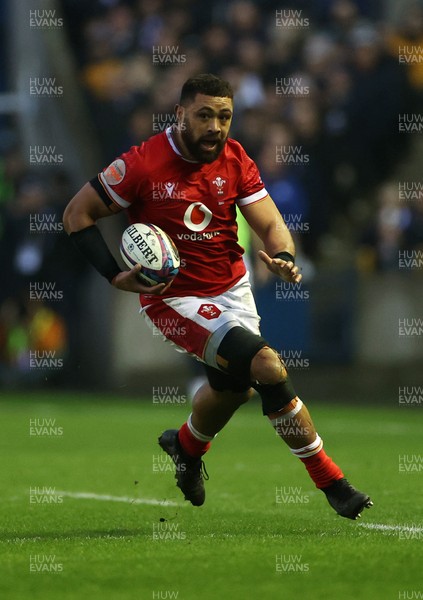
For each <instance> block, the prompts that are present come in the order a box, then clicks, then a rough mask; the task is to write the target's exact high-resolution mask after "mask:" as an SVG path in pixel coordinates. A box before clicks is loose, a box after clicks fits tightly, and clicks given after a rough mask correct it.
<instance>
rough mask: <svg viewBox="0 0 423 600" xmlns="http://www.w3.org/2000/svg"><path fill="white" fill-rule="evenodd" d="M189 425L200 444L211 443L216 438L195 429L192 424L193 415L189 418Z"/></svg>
mask: <svg viewBox="0 0 423 600" xmlns="http://www.w3.org/2000/svg"><path fill="white" fill-rule="evenodd" d="M187 425H188V429H189V430H190V432H191V433H192V435H193V436H194V437H195V439H197V440H199V441H200V442H211V441H212V440H213V439H214V438H215V436H214V435H204V433H200V432H199V431H197V430H196V429H195V427H194V425H193V424H192V413H191V414H190V416H189V417H188V421H187Z"/></svg>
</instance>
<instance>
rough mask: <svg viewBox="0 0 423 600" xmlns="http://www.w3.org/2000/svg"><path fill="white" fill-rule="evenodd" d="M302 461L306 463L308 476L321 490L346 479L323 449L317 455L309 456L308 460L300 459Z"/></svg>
mask: <svg viewBox="0 0 423 600" xmlns="http://www.w3.org/2000/svg"><path fill="white" fill-rule="evenodd" d="M300 460H301V462H303V463H304V465H305V468H306V469H307V471H308V474H309V475H310V477H311V478H312V480H313V481H314V483H315V484H316V487H317V488H319V489H321V488H326V487H328V486H329V485H331V483H333V482H334V481H336V480H338V479H342V477H344V474H343V472H342V471H341V469H340V468H339V467H338V465H336V464H335V463H334V462H333V460H332V459H331V458H330V456H328V455H327V454H326V452H325V451H324V450H323V448H322V449H321V450H319V452H318V453H317V454H313V456H308V457H307V458H301V457H300Z"/></svg>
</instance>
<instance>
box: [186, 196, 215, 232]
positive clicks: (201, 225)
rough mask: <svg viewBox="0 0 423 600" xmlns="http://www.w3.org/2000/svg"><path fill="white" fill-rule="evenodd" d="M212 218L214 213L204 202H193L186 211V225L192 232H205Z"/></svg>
mask: <svg viewBox="0 0 423 600" xmlns="http://www.w3.org/2000/svg"><path fill="white" fill-rule="evenodd" d="M212 217H213V213H212V211H211V210H210V209H209V208H207V206H204V204H202V202H193V203H192V204H190V205H189V206H188V208H187V209H186V211H185V214H184V223H185V225H186V226H187V227H188V229H190V230H191V231H203V230H204V229H205V228H206V227H207V225H208V224H209V223H210V221H211V220H212Z"/></svg>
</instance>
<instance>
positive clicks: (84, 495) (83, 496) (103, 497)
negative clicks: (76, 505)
mask: <svg viewBox="0 0 423 600" xmlns="http://www.w3.org/2000/svg"><path fill="white" fill-rule="evenodd" d="M55 494H56V495H57V496H66V497H67V498H76V499H77V500H99V501H100V502H123V503H124V504H149V505H150V506H184V504H178V503H177V502H172V500H156V499H155V498H130V497H129V496H110V495H109V494H94V493H92V492H66V491H58V490H57V491H56V492H55Z"/></svg>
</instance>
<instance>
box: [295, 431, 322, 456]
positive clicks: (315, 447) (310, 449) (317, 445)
mask: <svg viewBox="0 0 423 600" xmlns="http://www.w3.org/2000/svg"><path fill="white" fill-rule="evenodd" d="M322 448H323V440H322V438H321V437H320V436H319V434H318V433H316V439H315V440H314V442H312V443H311V444H308V446H304V447H303V448H290V450H291V452H292V454H295V456H298V458H307V457H309V456H313V454H317V453H318V452H320V450H321V449H322Z"/></svg>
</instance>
